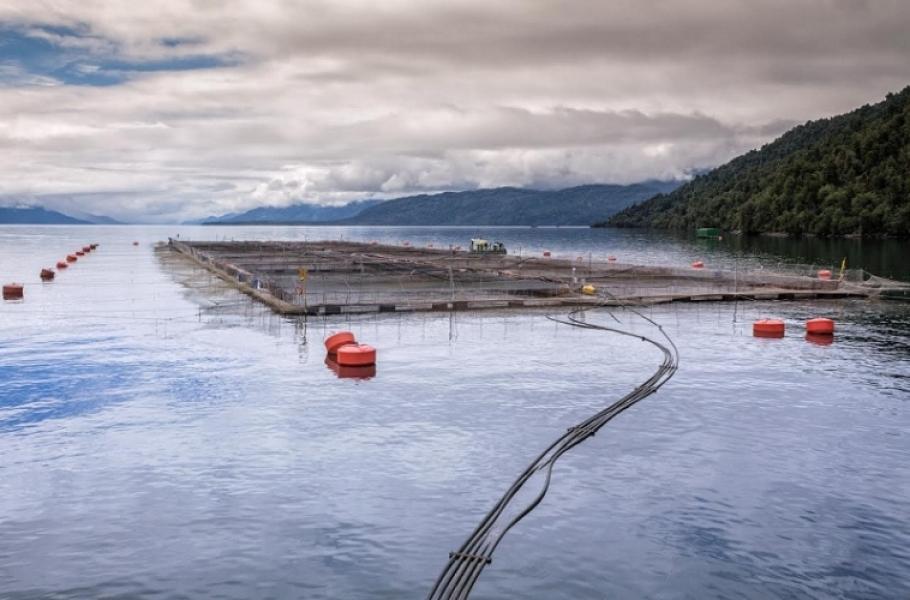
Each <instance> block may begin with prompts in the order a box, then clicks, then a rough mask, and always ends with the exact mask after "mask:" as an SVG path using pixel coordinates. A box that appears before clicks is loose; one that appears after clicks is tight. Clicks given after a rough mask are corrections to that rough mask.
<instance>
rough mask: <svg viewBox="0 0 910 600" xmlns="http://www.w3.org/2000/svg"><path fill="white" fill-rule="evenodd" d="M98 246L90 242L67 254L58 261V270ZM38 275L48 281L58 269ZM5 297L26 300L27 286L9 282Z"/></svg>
mask: <svg viewBox="0 0 910 600" xmlns="http://www.w3.org/2000/svg"><path fill="white" fill-rule="evenodd" d="M97 248H98V244H88V245H86V246H82V248H81V249H79V250H77V251H76V252H74V253H73V254H67V255H66V258H65V259H64V260H59V261H57V270H58V271H61V270H63V269H66V268H68V267H69V265H70V264H72V263H74V262H76V261H78V260H79V257H80V256H85V255H86V254H88V253H89V252H91V251H92V250H95V249H97ZM38 277H39V278H40V279H41V281H43V282H45V283H47V282H50V281H53V280H54V279H55V278H56V277H57V273H56V271H54V270H53V269H52V268H49V267H48V268H44V269H41V272H40V273H38ZM3 299H4V300H24V299H25V286H24V285H23V284H21V283H8V284H6V285H4V286H3Z"/></svg>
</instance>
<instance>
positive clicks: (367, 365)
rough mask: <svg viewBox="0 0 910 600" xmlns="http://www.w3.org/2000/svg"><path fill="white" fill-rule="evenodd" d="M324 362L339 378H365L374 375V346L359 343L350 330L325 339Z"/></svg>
mask: <svg viewBox="0 0 910 600" xmlns="http://www.w3.org/2000/svg"><path fill="white" fill-rule="evenodd" d="M325 349H326V352H327V356H326V359H325V364H326V365H327V366H328V367H329V369H331V370H332V371H333V372H334V373H335V374H336V375H338V377H340V378H356V379H367V378H370V377H375V376H376V348H374V347H372V346H370V345H368V344H359V343H357V340H356V339H355V338H354V334H353V333H351V332H350V331H339V332H338V333H334V334H332V335H330V336H329V337H327V338H326V339H325Z"/></svg>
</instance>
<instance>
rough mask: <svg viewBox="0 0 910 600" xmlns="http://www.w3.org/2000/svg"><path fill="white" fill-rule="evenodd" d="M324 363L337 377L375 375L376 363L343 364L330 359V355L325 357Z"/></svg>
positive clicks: (366, 376) (353, 377) (365, 377)
mask: <svg viewBox="0 0 910 600" xmlns="http://www.w3.org/2000/svg"><path fill="white" fill-rule="evenodd" d="M325 364H326V366H327V367H328V368H329V369H330V370H331V371H332V372H333V373H335V375H337V376H338V379H370V378H372V377H376V365H364V366H358V367H351V366H343V365H339V364H338V362H337V361H334V360H332V358H331V357H326V359H325Z"/></svg>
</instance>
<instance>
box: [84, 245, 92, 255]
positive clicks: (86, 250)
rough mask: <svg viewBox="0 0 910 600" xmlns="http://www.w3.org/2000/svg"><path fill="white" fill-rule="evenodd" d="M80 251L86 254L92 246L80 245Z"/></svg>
mask: <svg viewBox="0 0 910 600" xmlns="http://www.w3.org/2000/svg"><path fill="white" fill-rule="evenodd" d="M82 251H83V252H85V253H86V254H88V253H89V252H91V251H92V247H91V246H82Z"/></svg>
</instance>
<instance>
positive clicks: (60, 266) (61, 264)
mask: <svg viewBox="0 0 910 600" xmlns="http://www.w3.org/2000/svg"><path fill="white" fill-rule="evenodd" d="M67 267H69V265H68V264H66V262H65V261H62V260H58V261H57V268H58V269H66V268H67Z"/></svg>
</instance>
